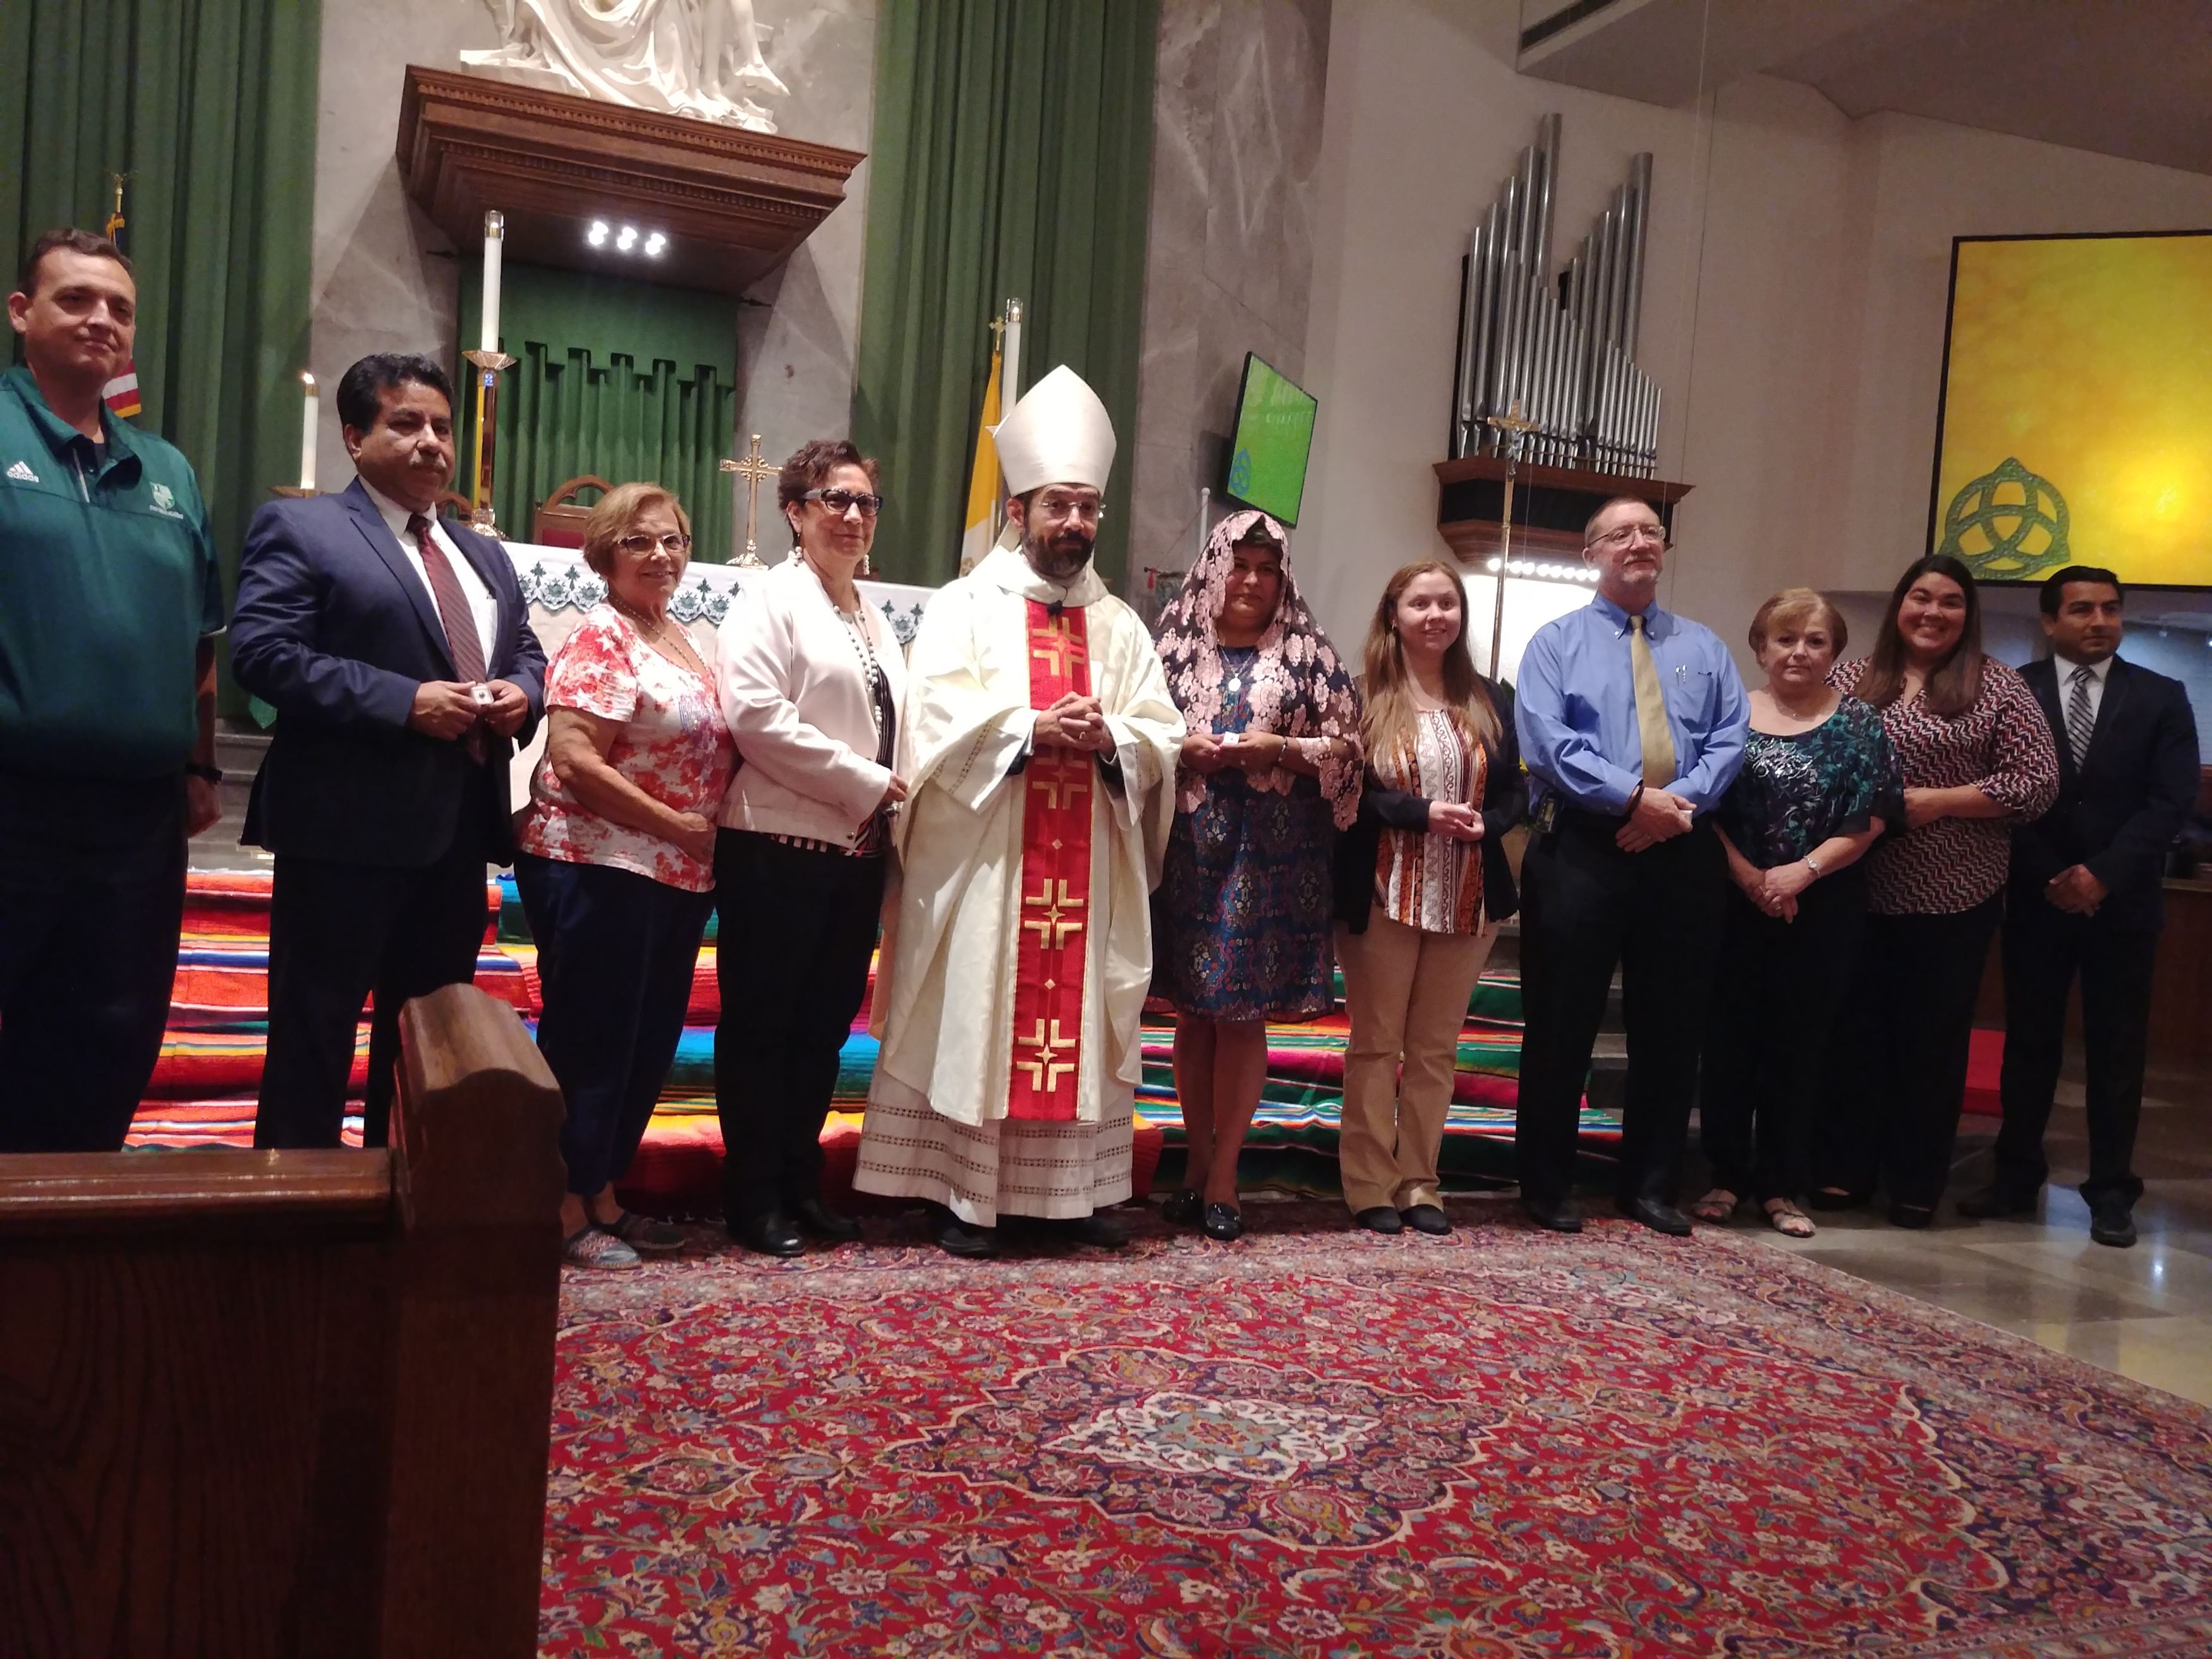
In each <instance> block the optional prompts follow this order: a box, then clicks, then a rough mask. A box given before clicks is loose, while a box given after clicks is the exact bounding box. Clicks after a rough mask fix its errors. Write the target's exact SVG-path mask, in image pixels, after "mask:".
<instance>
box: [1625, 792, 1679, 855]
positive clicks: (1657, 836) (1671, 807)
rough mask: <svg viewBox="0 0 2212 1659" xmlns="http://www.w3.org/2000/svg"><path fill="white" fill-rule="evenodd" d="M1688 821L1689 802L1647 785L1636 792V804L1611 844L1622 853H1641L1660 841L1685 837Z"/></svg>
mask: <svg viewBox="0 0 2212 1659" xmlns="http://www.w3.org/2000/svg"><path fill="white" fill-rule="evenodd" d="M1690 818H1691V811H1690V803H1689V802H1687V801H1686V800H1684V799H1682V798H1681V797H1680V795H1677V794H1673V793H1669V792H1668V791H1667V790H1664V789H1653V788H1651V787H1648V786H1647V787H1645V788H1644V789H1643V790H1642V791H1641V792H1639V793H1638V795H1637V797H1636V805H1635V806H1634V807H1633V808H1632V810H1631V811H1630V812H1629V814H1628V817H1627V818H1626V820H1625V821H1624V822H1623V823H1622V824H1621V826H1620V829H1616V830H1615V831H1613V844H1614V845H1615V846H1616V847H1618V848H1620V850H1621V851H1622V852H1624V853H1640V852H1642V851H1643V850H1644V848H1647V847H1656V846H1657V845H1658V844H1659V843H1660V842H1662V841H1672V840H1674V837H1675V836H1684V835H1687V834H1688V833H1689V831H1690Z"/></svg>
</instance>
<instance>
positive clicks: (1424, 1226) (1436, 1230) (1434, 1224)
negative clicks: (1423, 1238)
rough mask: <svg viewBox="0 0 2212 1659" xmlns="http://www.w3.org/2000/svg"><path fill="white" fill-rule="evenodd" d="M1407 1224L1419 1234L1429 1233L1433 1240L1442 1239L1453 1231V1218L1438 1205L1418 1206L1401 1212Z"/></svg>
mask: <svg viewBox="0 0 2212 1659" xmlns="http://www.w3.org/2000/svg"><path fill="white" fill-rule="evenodd" d="M1400 1213H1401V1215H1402V1216H1403V1217H1404V1218H1405V1221H1406V1225H1407V1226H1408V1227H1411V1228H1412V1229H1413V1231H1415V1232H1417V1233H1427V1234H1428V1235H1429V1236H1430V1237H1432V1238H1442V1237H1443V1236H1444V1235H1445V1234H1446V1233H1448V1232H1449V1231H1451V1218H1450V1217H1449V1216H1448V1215H1446V1214H1445V1213H1444V1212H1443V1206H1441V1205H1437V1204H1416V1205H1414V1206H1413V1207H1412V1208H1411V1209H1408V1210H1403V1211H1401V1212H1400Z"/></svg>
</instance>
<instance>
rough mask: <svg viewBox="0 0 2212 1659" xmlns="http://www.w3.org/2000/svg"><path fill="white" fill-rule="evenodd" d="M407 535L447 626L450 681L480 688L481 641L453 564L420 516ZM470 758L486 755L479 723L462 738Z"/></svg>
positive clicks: (410, 523) (412, 520)
mask: <svg viewBox="0 0 2212 1659" xmlns="http://www.w3.org/2000/svg"><path fill="white" fill-rule="evenodd" d="M407 533H408V534H409V535H410V536H412V537H413V538H415V545H416V547H417V548H418V549H420V550H421V551H422V569H423V571H424V573H425V574H428V576H429V578H430V595H431V597H432V598H433V599H436V600H437V602H438V618H439V620H440V621H441V622H442V623H445V625H446V648H447V651H448V652H450V653H452V655H453V678H455V679H457V680H459V681H460V682H461V683H462V684H465V685H481V684H483V678H484V659H483V638H482V637H481V636H480V635H478V634H477V613H476V611H475V609H474V607H472V606H471V605H470V604H469V596H468V595H467V594H466V593H465V592H462V591H461V579H460V578H459V576H457V575H455V574H453V561H452V560H450V559H448V558H447V556H446V553H445V550H444V549H443V548H441V547H440V546H439V545H438V543H437V539H436V538H435V537H434V536H432V535H431V534H430V521H429V520H428V519H426V518H424V517H423V516H422V514H421V513H416V514H414V515H413V516H412V517H411V518H410V519H409V520H407ZM462 742H463V744H464V745H465V747H466V748H467V750H468V751H469V754H470V757H471V758H472V759H475V760H479V761H481V760H482V759H483V757H484V755H485V747H484V736H483V726H482V724H481V723H479V724H477V725H476V726H471V727H470V728H469V734H468V736H467V737H466V738H463V739H462Z"/></svg>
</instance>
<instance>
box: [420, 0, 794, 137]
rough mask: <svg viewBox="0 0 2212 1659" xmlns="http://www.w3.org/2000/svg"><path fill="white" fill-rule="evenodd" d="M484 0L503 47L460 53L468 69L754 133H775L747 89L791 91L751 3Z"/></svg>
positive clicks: (741, 0)
mask: <svg viewBox="0 0 2212 1659" xmlns="http://www.w3.org/2000/svg"><path fill="white" fill-rule="evenodd" d="M485 3H486V4H487V5H489V7H490V8H491V9H492V13H493V15H495V16H496V17H497V18H498V19H499V27H500V40H501V44H500V46H497V47H495V49H493V50H492V51H489V52H463V53H462V54H461V62H462V63H464V64H467V65H468V66H469V67H470V68H471V69H488V70H498V71H500V72H501V74H503V75H511V76H514V77H515V78H517V79H519V80H526V81H531V82H537V83H538V84H542V85H550V86H553V87H556V88H559V89H560V90H562V91H563V92H578V93H581V94H584V95H585V96H586V97H588V98H604V99H605V100H607V101H609V102H610V103H616V104H628V105H630V106H632V107H634V108H637V109H658V110H667V111H671V112H673V113H675V114H678V115H690V116H694V117H696V118H699V119H701V120H704V121H723V122H726V123H728V124H729V125H732V126H739V127H745V128H748V129H750V131H754V132H774V131H775V121H774V120H773V119H772V118H770V117H769V112H768V111H767V110H766V109H764V108H763V107H762V106H761V105H760V104H759V103H758V102H757V101H756V100H755V99H754V98H753V96H752V94H754V93H760V94H763V95H765V94H771V93H772V94H779V95H782V96H788V95H789V94H790V91H791V89H790V88H788V87H787V86H785V85H784V83H783V82H781V80H780V79H778V78H777V76H776V73H775V70H772V69H770V68H769V66H768V60H767V58H764V57H763V56H762V54H761V37H762V36H763V35H764V34H765V33H768V31H767V30H765V29H763V27H761V26H760V25H759V23H758V22H757V21H755V19H754V17H753V4H752V0H485Z"/></svg>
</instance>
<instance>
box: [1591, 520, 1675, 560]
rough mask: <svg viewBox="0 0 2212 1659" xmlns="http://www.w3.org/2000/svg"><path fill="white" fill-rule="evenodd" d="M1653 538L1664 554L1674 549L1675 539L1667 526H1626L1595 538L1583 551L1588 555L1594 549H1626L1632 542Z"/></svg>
mask: <svg viewBox="0 0 2212 1659" xmlns="http://www.w3.org/2000/svg"><path fill="white" fill-rule="evenodd" d="M1652 536H1656V537H1657V538H1658V540H1659V550H1660V551H1661V552H1662V553H1664V552H1667V551H1669V550H1672V549H1673V547H1674V537H1673V536H1671V535H1669V534H1668V531H1667V526H1665V525H1663V524H1625V525H1622V526H1620V528H1619V529H1617V530H1608V531H1607V532H1605V534H1604V535H1602V536H1593V537H1592V538H1590V539H1589V541H1588V542H1586V543H1585V544H1583V551H1584V552H1586V553H1587V552H1589V551H1590V550H1592V549H1594V548H1605V549H1607V550H1611V549H1613V548H1620V547H1626V546H1628V545H1629V544H1630V543H1631V542H1632V541H1642V540H1644V538H1647V537H1652Z"/></svg>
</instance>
